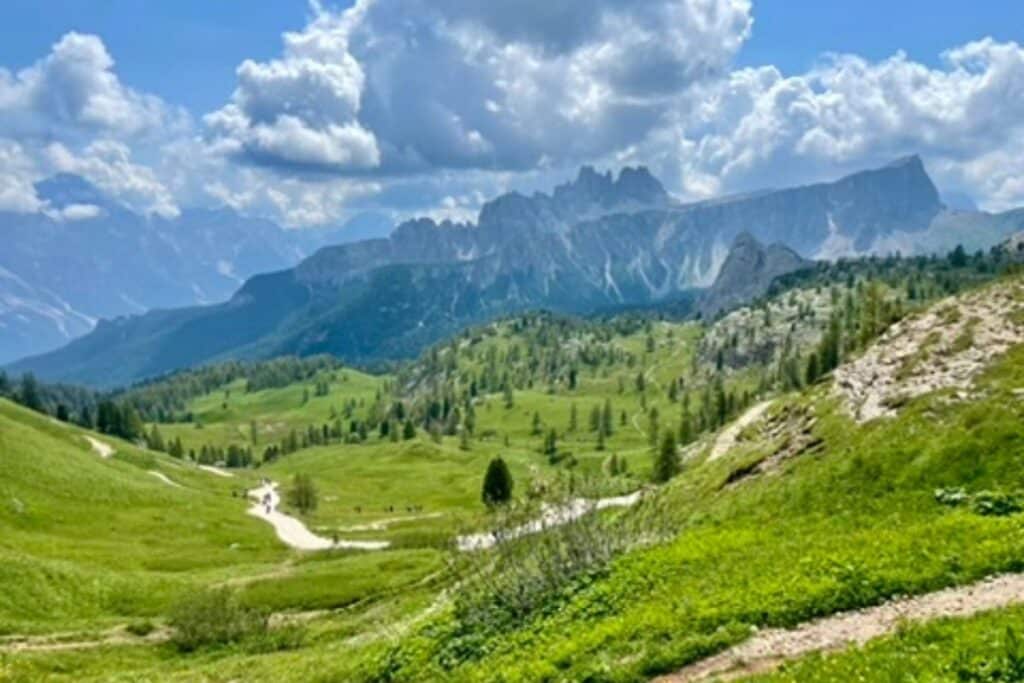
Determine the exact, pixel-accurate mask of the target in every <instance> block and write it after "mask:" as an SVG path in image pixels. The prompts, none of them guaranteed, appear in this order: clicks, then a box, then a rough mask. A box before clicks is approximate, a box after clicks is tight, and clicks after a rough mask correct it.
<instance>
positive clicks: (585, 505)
mask: <svg viewBox="0 0 1024 683" xmlns="http://www.w3.org/2000/svg"><path fill="white" fill-rule="evenodd" d="M642 497H643V491H634V492H633V493H631V494H629V495H628V496H616V497H615V498H601V499H600V500H596V501H594V500H584V499H582V498H575V499H573V500H572V501H570V502H569V503H568V504H566V505H562V506H558V507H554V506H548V507H545V508H544V509H543V511H542V512H541V516H540V517H539V518H538V519H535V520H533V521H532V522H527V523H526V524H523V525H521V526H518V527H516V528H514V529H512V530H510V531H507V532H505V533H504V534H501V535H499V534H497V533H495V532H493V531H488V532H483V533H479V534H470V535H468V536H459V537H458V538H457V539H456V545H457V546H458V548H459V550H461V551H462V552H470V551H474V550H486V549H487V548H493V547H494V546H496V545H497V544H499V543H502V542H503V541H509V540H512V539H515V538H520V537H522V536H528V535H530V534H536V533H540V532H542V531H545V530H547V529H551V528H553V527H557V526H561V525H563V524H568V523H569V522H571V521H573V520H575V519H579V518H580V517H582V516H583V515H586V514H589V513H591V512H596V511H597V510H607V509H608V508H616V507H632V506H633V505H636V504H637V503H638V502H640V499H641V498H642Z"/></svg>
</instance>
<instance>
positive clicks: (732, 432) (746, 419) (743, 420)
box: [708, 401, 772, 462]
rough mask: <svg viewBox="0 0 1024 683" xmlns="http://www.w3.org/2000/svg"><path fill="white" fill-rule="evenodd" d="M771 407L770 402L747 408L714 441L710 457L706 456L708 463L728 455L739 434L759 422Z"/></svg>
mask: <svg viewBox="0 0 1024 683" xmlns="http://www.w3.org/2000/svg"><path fill="white" fill-rule="evenodd" d="M771 405H772V401H762V402H761V403H758V404H757V405H755V406H753V407H751V408H749V409H748V410H747V412H745V413H743V414H742V415H740V416H739V417H738V418H736V420H735V421H733V423H732V424H731V425H729V426H728V427H726V428H725V429H723V430H722V433H721V434H719V435H718V438H717V439H715V445H714V446H712V447H711V455H709V456H708V462H711V461H712V460H718V459H719V458H721V457H722V456H723V455H725V454H726V453H728V452H729V450H730V449H732V448H733V447H734V446H735V445H736V439H737V438H738V437H739V435H740V432H742V431H743V430H744V429H746V428H747V427H749V426H750V425H752V424H754V423H755V422H757V421H758V420H760V419H761V418H762V417H763V416H764V414H765V412H766V411H767V410H768V408H770V407H771Z"/></svg>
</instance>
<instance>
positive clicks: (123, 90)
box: [0, 0, 1024, 226]
mask: <svg viewBox="0 0 1024 683" xmlns="http://www.w3.org/2000/svg"><path fill="white" fill-rule="evenodd" d="M311 7H312V10H311V15H310V18H309V20H308V22H307V24H306V26H305V27H304V28H302V29H301V30H298V31H293V32H288V33H285V34H283V36H282V40H283V46H282V49H281V52H280V55H279V56H278V57H277V58H275V59H270V60H266V61H256V60H245V61H243V62H242V63H241V64H240V65H239V66H238V68H237V82H236V85H235V88H234V90H233V92H232V93H226V94H225V102H224V105H223V106H221V107H220V108H218V109H216V110H215V111H212V112H209V113H207V114H206V115H205V116H203V117H201V119H199V120H198V121H193V120H192V119H191V118H190V116H189V115H187V114H186V113H184V112H182V111H181V110H180V109H177V108H175V107H173V106H171V105H169V104H167V103H165V102H163V101H161V100H160V99H159V98H158V97H156V96H154V95H150V94H146V93H141V92H138V91H135V90H133V89H131V88H129V87H127V86H126V85H125V84H123V83H122V82H121V81H120V80H119V78H118V77H117V75H116V71H115V64H114V60H113V58H112V57H111V55H110V54H109V53H108V51H107V49H106V47H105V46H104V44H103V42H102V40H101V39H100V38H98V37H96V36H89V35H83V34H78V33H69V34H67V35H66V36H64V37H63V38H62V39H61V40H60V41H58V42H57V43H56V44H55V45H54V46H53V48H52V50H51V51H50V53H49V54H47V55H45V56H44V57H42V58H41V59H40V60H39V61H37V62H36V63H35V64H33V65H31V66H29V67H27V68H25V69H22V70H20V71H17V72H11V71H8V70H5V69H2V68H0V210H14V211H22V212H32V211H44V210H52V207H47V206H46V205H45V203H42V202H40V200H39V199H38V198H37V197H36V195H35V191H34V188H33V183H34V182H35V181H37V180H39V179H41V178H43V177H45V176H47V175H49V174H51V173H54V172H58V171H63V172H69V173H77V174H80V175H83V176H84V177H86V178H87V179H88V180H89V181H91V182H92V183H93V184H95V185H96V186H98V187H100V188H101V189H103V190H104V191H105V192H106V193H108V194H109V195H111V196H112V197H114V198H115V199H117V200H118V201H120V202H122V203H123V204H125V205H126V206H129V207H130V208H132V209H134V210H137V211H144V212H147V213H154V214H157V215H163V216H173V215H176V214H177V212H178V211H179V207H181V206H188V205H193V204H207V205H208V204H216V205H221V204H224V205H228V206H230V207H232V208H234V209H236V210H238V211H240V212H244V213H250V214H254V215H261V216H266V217H269V218H272V219H275V220H278V221H279V222H281V223H283V224H286V225H289V226H303V225H314V224H316V225H319V224H330V223H332V222H335V221H338V220H340V219H341V217H343V216H344V215H346V214H347V213H349V212H351V211H352V210H353V209H355V208H357V207H367V206H369V207H371V208H381V209H389V210H393V211H394V212H396V213H398V214H402V215H410V214H415V213H423V214H426V215H431V216H435V217H437V218H452V219H466V218H470V217H471V216H472V215H473V213H474V212H475V211H476V209H477V207H478V206H479V205H480V203H481V202H482V200H483V198H484V197H490V196H493V195H494V194H495V193H496V192H499V191H502V190H504V189H523V190H530V189H538V188H539V189H548V188H549V187H550V186H551V185H552V184H554V183H555V182H556V181H560V180H564V179H565V178H566V177H569V176H571V175H573V174H574V170H575V167H577V166H578V165H580V164H583V163H591V164H598V165H601V166H606V167H614V166H621V165H626V164H646V165H649V166H652V168H653V170H654V171H655V173H656V174H657V175H659V177H661V178H662V179H663V180H665V181H666V184H667V185H668V187H669V189H670V190H671V191H673V192H675V193H676V194H678V195H680V196H681V197H684V198H703V197H708V196H713V195H719V194H725V193H730V192H737V191H746V190H751V189H757V188H761V187H767V186H782V185H790V184H796V183H803V182H813V181H818V180H822V179H826V178H832V177H836V176H838V175H841V174H842V173H846V172H851V171H855V170H859V169H861V168H864V167H868V166H873V165H878V164H882V163H886V162H888V161H890V160H892V159H894V158H896V157H899V156H903V155H906V154H910V153H920V154H921V155H922V156H923V157H924V159H925V162H926V164H927V166H928V169H929V171H930V172H931V173H932V175H933V177H935V179H936V180H937V182H938V184H939V186H940V187H941V188H942V189H943V190H947V191H955V192H962V193H966V194H968V195H970V196H971V197H973V198H974V199H976V200H977V201H979V203H981V204H982V205H983V206H984V207H985V208H988V209H1003V208H1007V207H1011V206H1017V205H1022V204H1024V49H1022V48H1021V46H1020V45H1018V44H1016V43H1012V42H997V41H995V40H992V39H981V40H978V41H975V42H970V43H967V44H964V45H961V46H956V47H952V48H951V49H950V50H948V51H947V52H946V53H944V54H943V55H942V59H941V61H940V63H939V64H938V65H936V66H926V65H924V64H921V63H918V62H915V61H914V60H912V59H910V58H909V57H907V56H906V55H904V54H902V53H897V54H895V55H893V56H892V57H890V58H888V59H883V60H879V61H870V60H866V59H864V58H862V57H859V56H857V55H824V56H822V59H821V61H820V63H819V64H817V65H816V66H814V67H813V68H811V69H809V70H808V71H806V72H805V73H796V74H787V73H783V72H782V71H780V70H779V69H778V68H777V67H775V66H772V65H770V64H769V65H764V66H756V67H749V68H734V67H733V62H734V58H735V56H736V54H737V53H738V52H739V51H740V50H741V49H742V47H743V44H744V42H745V41H746V40H747V38H748V37H749V35H750V32H751V30H752V22H753V18H752V10H751V3H750V1H749V0H590V1H588V2H576V1H573V0H515V1H512V0H494V1H492V2H479V1H477V0H357V1H356V3H355V5H354V6H353V7H350V8H348V9H344V10H335V9H331V8H328V7H324V6H321V4H319V3H318V2H316V1H315V0H314V1H313V3H312V5H311ZM88 211H89V209H84V208H83V209H81V210H77V209H76V211H75V212H73V213H78V214H80V215H81V217H82V218H87V217H88V216H87V215H86V214H87V213H88ZM73 218H74V216H70V215H69V216H67V217H63V216H62V219H63V220H71V219H73Z"/></svg>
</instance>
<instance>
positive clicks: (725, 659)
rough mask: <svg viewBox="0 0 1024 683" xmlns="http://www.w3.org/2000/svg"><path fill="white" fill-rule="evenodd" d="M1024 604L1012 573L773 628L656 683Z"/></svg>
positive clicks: (736, 669) (738, 674) (715, 675)
mask: <svg viewBox="0 0 1024 683" xmlns="http://www.w3.org/2000/svg"><path fill="white" fill-rule="evenodd" d="M1022 602H1024V574H1007V575H1004V576H997V577H994V578H990V579H986V580H985V581H982V582H980V583H976V584H972V585H970V586H961V587H959V588H948V589H946V590H941V591H938V592H936V593H928V594H926V595H921V596H918V597H914V598H905V599H902V600H894V601H892V602H888V603H885V604H883V605H878V606H877V607H870V608H867V609H862V610H857V611H855V612H843V613H841V614H835V615H833V616H830V617H826V618H824V619H819V620H817V621H812V622H808V623H806V624H804V625H802V626H798V627H796V628H794V629H771V630H767V631H761V632H760V633H757V634H756V635H754V636H753V637H751V638H750V639H749V640H747V641H745V642H742V643H740V644H739V645H736V646H735V647H732V648H730V649H728V650H726V651H724V652H722V653H720V654H718V655H715V656H713V657H709V658H708V659H704V660H701V661H699V662H695V663H694V664H691V665H689V666H687V667H685V668H683V669H680V670H679V671H677V672H676V673H673V674H669V675H667V676H661V677H659V678H657V679H655V683H687V682H689V681H706V680H716V681H728V680H735V679H737V678H742V677H744V676H750V675H753V674H756V673H763V672H765V671H770V670H772V669H774V668H776V667H778V666H779V665H781V664H782V663H784V662H786V661H788V660H792V659H795V658H797V657H800V656H802V655H806V654H810V653H812V652H826V651H834V650H839V649H841V648H845V647H848V646H850V645H862V644H864V643H866V642H867V641H869V640H872V639H874V638H878V637H880V636H884V635H886V634H889V633H892V632H894V631H895V630H896V629H897V628H898V627H899V626H900V624H903V623H908V622H923V621H930V620H932V619H941V618H946V617H968V616H971V615H974V614H978V613H980V612H985V611H988V610H993V609H998V608H1002V607H1008V606H1011V605H1015V604H1020V603H1022Z"/></svg>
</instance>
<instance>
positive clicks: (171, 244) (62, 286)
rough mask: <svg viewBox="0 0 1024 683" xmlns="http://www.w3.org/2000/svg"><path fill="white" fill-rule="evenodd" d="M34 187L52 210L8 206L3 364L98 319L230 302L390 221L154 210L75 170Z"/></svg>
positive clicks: (4, 218)
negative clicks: (244, 287)
mask: <svg viewBox="0 0 1024 683" xmlns="http://www.w3.org/2000/svg"><path fill="white" fill-rule="evenodd" d="M36 191H37V195H38V196H39V197H40V199H42V200H43V201H45V202H46V205H47V209H46V210H45V211H44V212H40V213H35V214H19V213H0V233H2V234H3V245H4V246H3V248H2V249H0V363H2V362H5V361H11V360H14V359H16V358H20V357H23V356H26V355H29V354H38V353H41V352H45V351H49V350H52V349H55V348H57V347H59V346H62V345H64V344H66V343H68V342H69V341H70V340H72V339H74V338H76V337H78V336H81V335H82V334H85V333H87V332H88V331H90V330H91V329H92V327H93V326H94V325H95V323H96V321H97V319H99V318H112V317H116V316H119V315H125V314H131V313H143V312H145V311H148V310H151V309H153V308H167V307H174V306H184V305H190V304H206V303H214V302H219V301H223V300H224V299H226V298H228V297H229V296H230V295H231V294H232V293H233V292H234V291H235V290H237V289H238V287H239V286H240V285H241V284H242V283H244V281H245V279H246V278H248V277H250V276H252V275H255V274H257V273H261V272H266V271H270V270H276V269H280V268H284V267H287V266H291V265H293V264H295V263H297V262H298V261H299V260H301V259H302V258H303V257H304V256H307V255H309V254H310V253H312V252H313V251H315V250H316V249H317V248H318V247H320V246H322V245H324V244H332V243H338V242H341V241H343V240H345V239H350V238H351V237H353V236H354V237H357V238H358V237H360V236H362V237H365V236H372V235H380V234H387V232H388V231H389V230H390V226H389V225H387V224H384V225H381V222H380V221H379V220H378V221H377V222H375V221H374V218H375V216H376V214H369V215H364V216H358V217H356V218H355V219H353V222H352V224H351V225H346V226H345V227H344V228H342V229H339V230H326V229H325V230H286V229H283V228H281V227H280V226H278V225H277V224H275V223H272V222H270V221H266V220H261V219H256V218H249V217H245V216H242V215H239V214H238V213H236V212H234V211H232V210H230V209H219V210H207V209H186V210H185V211H183V212H182V213H181V214H180V215H179V216H178V217H176V218H173V219H165V218H160V217H156V216H153V217H147V216H143V215H140V214H137V213H134V212H132V211H130V210H128V209H127V208H125V207H123V206H121V205H120V204H118V203H117V202H115V201H112V200H111V199H110V198H108V197H107V196H105V195H104V194H103V193H102V192H101V191H100V190H98V189H97V188H96V187H94V186H93V185H91V184H90V183H88V182H87V181H86V180H84V179H83V178H81V177H79V176H75V175H69V174H62V175H57V176H54V177H52V178H49V179H47V180H45V181H43V182H40V183H38V184H37V186H36Z"/></svg>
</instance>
